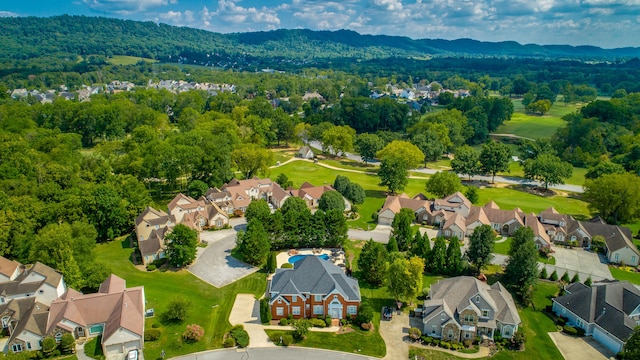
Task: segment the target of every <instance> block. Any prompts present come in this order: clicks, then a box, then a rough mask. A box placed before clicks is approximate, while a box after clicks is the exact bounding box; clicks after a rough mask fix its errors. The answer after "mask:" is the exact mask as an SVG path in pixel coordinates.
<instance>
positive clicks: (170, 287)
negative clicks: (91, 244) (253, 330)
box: [95, 239, 266, 359]
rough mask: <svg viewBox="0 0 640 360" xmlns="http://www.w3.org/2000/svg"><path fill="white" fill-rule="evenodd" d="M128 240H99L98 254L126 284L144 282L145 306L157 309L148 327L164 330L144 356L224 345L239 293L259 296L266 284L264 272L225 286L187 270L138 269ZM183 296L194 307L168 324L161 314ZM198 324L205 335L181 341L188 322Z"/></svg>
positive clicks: (147, 348)
mask: <svg viewBox="0 0 640 360" xmlns="http://www.w3.org/2000/svg"><path fill="white" fill-rule="evenodd" d="M126 244H128V240H126V239H125V240H118V241H112V242H109V243H104V244H98V246H97V247H96V250H95V251H96V255H97V256H96V258H99V259H101V260H102V261H103V262H105V263H106V264H107V265H108V266H109V267H110V268H111V271H112V272H113V273H114V274H116V275H118V276H120V277H121V278H123V279H125V280H126V281H127V286H129V287H132V286H141V285H142V286H144V287H145V296H146V300H147V304H146V308H147V309H150V308H153V309H155V313H156V316H155V317H154V318H149V319H147V320H146V325H145V326H146V328H150V327H152V325H154V324H157V325H159V330H160V331H161V332H162V336H161V338H160V340H158V341H155V342H146V343H145V349H144V356H145V358H147V359H158V358H160V352H161V351H162V350H165V351H166V355H167V357H169V358H171V357H175V356H178V355H183V354H188V353H193V352H198V351H203V350H207V349H215V348H221V347H222V338H223V336H224V334H225V333H226V332H227V331H228V330H229V329H230V328H231V325H230V324H229V320H228V319H229V313H230V312H231V307H232V306H233V302H234V300H235V296H236V294H238V293H249V294H255V295H256V296H260V295H262V294H263V293H264V291H265V288H266V278H265V274H264V273H254V274H252V275H249V276H247V277H245V278H243V279H241V280H239V281H237V282H235V283H233V284H230V285H228V286H225V287H223V288H220V289H218V288H215V287H213V286H211V285H209V284H207V283H205V282H204V281H202V280H200V279H198V278H196V277H195V276H193V275H192V274H191V273H189V272H188V271H186V270H180V271H164V272H161V271H154V272H146V271H140V270H138V269H136V268H135V267H134V266H133V264H132V263H131V262H130V261H129V258H130V256H131V254H132V252H133V249H131V248H129V247H128V246H127V245H126ZM176 296H183V297H185V298H187V299H189V301H191V304H192V305H191V309H190V310H191V311H190V314H189V316H188V318H187V320H186V321H185V322H184V323H182V324H165V323H163V322H162V321H161V314H162V313H163V312H164V311H165V310H166V307H167V304H168V302H169V301H170V300H171V299H172V298H174V297H176ZM193 323H196V324H199V325H200V326H202V327H203V328H204V330H205V333H204V338H203V339H202V340H200V341H199V342H197V343H194V344H187V343H183V342H182V341H181V334H182V333H183V332H184V330H185V328H186V326H187V325H188V324H193Z"/></svg>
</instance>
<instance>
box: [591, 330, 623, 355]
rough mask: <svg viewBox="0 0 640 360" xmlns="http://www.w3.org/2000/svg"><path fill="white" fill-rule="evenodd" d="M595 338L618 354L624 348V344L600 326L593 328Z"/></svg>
mask: <svg viewBox="0 0 640 360" xmlns="http://www.w3.org/2000/svg"><path fill="white" fill-rule="evenodd" d="M593 338H594V339H596V340H597V341H598V342H599V343H601V344H602V345H604V346H605V347H606V348H607V349H609V350H611V351H613V352H614V353H616V354H617V353H619V352H620V351H621V350H622V345H620V344H619V343H618V342H617V341H616V340H614V339H612V338H611V336H610V335H608V334H607V333H605V332H604V331H602V330H601V329H600V328H598V327H594V328H593Z"/></svg>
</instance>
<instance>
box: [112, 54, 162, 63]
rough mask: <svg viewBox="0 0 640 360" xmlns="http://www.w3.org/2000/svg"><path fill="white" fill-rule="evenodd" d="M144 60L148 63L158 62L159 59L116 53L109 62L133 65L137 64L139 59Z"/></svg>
mask: <svg viewBox="0 0 640 360" xmlns="http://www.w3.org/2000/svg"><path fill="white" fill-rule="evenodd" d="M141 60H143V61H144V62H148V63H156V62H158V60H154V59H149V58H142V57H137V56H127V55H114V56H112V57H110V58H108V59H107V62H108V63H110V64H113V65H133V64H137V63H138V62H139V61H141Z"/></svg>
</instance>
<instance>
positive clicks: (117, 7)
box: [82, 0, 177, 15]
mask: <svg viewBox="0 0 640 360" xmlns="http://www.w3.org/2000/svg"><path fill="white" fill-rule="evenodd" d="M82 1H83V3H84V4H85V5H87V6H88V7H89V8H91V9H93V10H97V11H106V12H113V13H118V14H122V15H129V14H133V13H136V12H141V11H146V10H149V9H152V8H157V7H161V6H167V5H169V4H176V3H177V0H82Z"/></svg>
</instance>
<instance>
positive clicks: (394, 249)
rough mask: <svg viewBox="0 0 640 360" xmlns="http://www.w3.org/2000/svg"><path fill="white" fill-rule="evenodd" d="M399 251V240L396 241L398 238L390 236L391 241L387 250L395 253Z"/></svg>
mask: <svg viewBox="0 0 640 360" xmlns="http://www.w3.org/2000/svg"><path fill="white" fill-rule="evenodd" d="M398 251H399V250H398V242H397V241H396V238H395V237H393V236H392V237H390V238H389V242H388V243H387V252H389V253H394V252H398Z"/></svg>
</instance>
